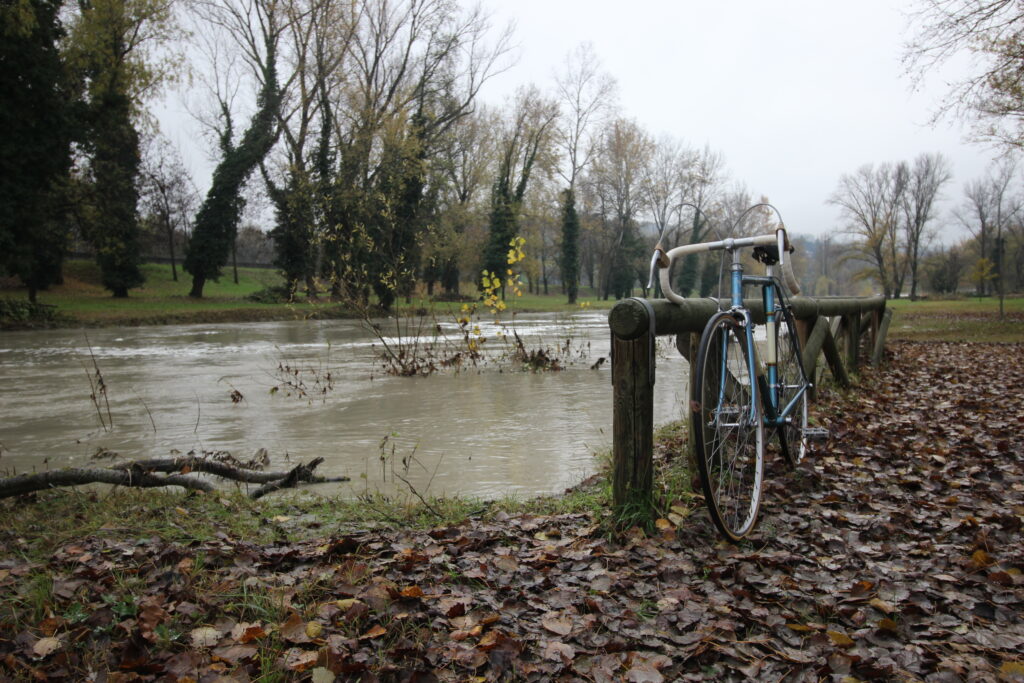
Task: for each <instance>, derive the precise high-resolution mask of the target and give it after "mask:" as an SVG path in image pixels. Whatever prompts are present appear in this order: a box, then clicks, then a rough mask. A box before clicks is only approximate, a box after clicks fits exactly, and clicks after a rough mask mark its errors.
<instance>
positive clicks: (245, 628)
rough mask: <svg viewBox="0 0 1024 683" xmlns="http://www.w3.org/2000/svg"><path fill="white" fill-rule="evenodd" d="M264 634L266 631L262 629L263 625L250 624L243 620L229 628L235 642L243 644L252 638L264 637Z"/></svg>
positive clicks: (252, 639)
mask: <svg viewBox="0 0 1024 683" xmlns="http://www.w3.org/2000/svg"><path fill="white" fill-rule="evenodd" d="M266 636H267V632H266V631H264V630H263V627H262V626H260V624H258V623H255V624H252V623H248V622H243V623H240V624H235V627H234V628H233V629H231V637H232V638H234V639H235V641H236V642H238V643H241V644H243V645H244V644H245V643H250V642H252V641H254V640H259V639H260V638H265V637H266Z"/></svg>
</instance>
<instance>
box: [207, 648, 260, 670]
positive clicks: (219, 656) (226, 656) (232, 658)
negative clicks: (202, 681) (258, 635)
mask: <svg viewBox="0 0 1024 683" xmlns="http://www.w3.org/2000/svg"><path fill="white" fill-rule="evenodd" d="M259 651H260V649H259V648H258V647H256V646H255V645H225V646H224V647H218V648H214V649H213V651H212V652H211V653H210V655H211V656H212V657H213V659H214V660H215V661H216V660H220V661H223V662H227V663H228V664H230V665H231V666H238V663H239V662H241V661H244V660H246V659H251V658H252V657H255V656H256V654H257V653H258V652H259Z"/></svg>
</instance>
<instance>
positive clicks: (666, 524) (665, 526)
mask: <svg viewBox="0 0 1024 683" xmlns="http://www.w3.org/2000/svg"><path fill="white" fill-rule="evenodd" d="M654 526H655V527H656V528H657V529H658V531H672V530H674V529H675V527H674V526H673V525H672V522H670V521H669V520H667V519H665V518H664V517H659V518H658V519H656V520H654Z"/></svg>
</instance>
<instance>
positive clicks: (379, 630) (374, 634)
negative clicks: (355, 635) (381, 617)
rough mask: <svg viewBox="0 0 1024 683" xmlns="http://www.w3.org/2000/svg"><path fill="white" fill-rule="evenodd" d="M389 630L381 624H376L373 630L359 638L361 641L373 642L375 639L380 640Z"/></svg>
mask: <svg viewBox="0 0 1024 683" xmlns="http://www.w3.org/2000/svg"><path fill="white" fill-rule="evenodd" d="M387 632H388V630H387V629H386V628H384V627H383V626H381V625H380V624H374V625H373V628H371V629H370V630H369V631H367V632H366V633H364V634H363V635H361V636H359V640H371V639H373V638H380V637H381V636H382V635H384V634H385V633H387Z"/></svg>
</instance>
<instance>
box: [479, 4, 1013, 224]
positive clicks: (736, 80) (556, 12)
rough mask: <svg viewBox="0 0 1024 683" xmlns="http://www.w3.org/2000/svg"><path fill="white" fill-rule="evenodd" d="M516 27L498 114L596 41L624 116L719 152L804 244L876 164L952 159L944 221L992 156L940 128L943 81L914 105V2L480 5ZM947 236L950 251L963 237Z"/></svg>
mask: <svg viewBox="0 0 1024 683" xmlns="http://www.w3.org/2000/svg"><path fill="white" fill-rule="evenodd" d="M483 6H484V7H485V8H488V9H490V10H492V11H493V13H494V19H495V23H496V24H504V23H506V22H508V21H514V22H515V23H516V42H517V43H518V44H519V45H520V49H521V58H520V60H519V62H518V64H517V65H516V66H515V67H513V68H512V69H511V70H509V71H508V72H506V73H504V74H502V75H501V76H499V77H497V78H496V79H495V80H494V81H493V82H491V83H489V84H488V85H487V87H486V88H485V91H484V99H485V100H488V101H493V102H496V103H497V102H501V100H502V98H503V96H504V95H505V94H507V93H509V92H511V91H513V90H514V89H515V87H516V86H517V85H519V84H522V83H528V82H534V83H536V84H537V85H538V86H540V87H541V88H544V89H549V88H551V87H552V81H553V76H552V75H553V73H554V72H555V71H556V70H557V69H558V68H559V67H560V66H561V65H562V63H563V62H564V59H565V56H566V55H567V54H568V52H569V51H570V50H572V49H573V48H574V47H576V46H577V45H579V44H580V43H582V42H587V41H589V42H590V43H592V44H593V46H594V51H595V52H596V54H597V55H598V56H599V57H600V59H601V62H602V66H603V68H604V70H605V71H606V72H608V73H609V74H610V75H612V76H613V77H614V78H615V79H616V80H617V81H618V83H619V88H620V105H621V108H622V111H623V114H624V115H626V116H627V117H630V118H633V119H635V120H636V121H637V122H638V123H639V124H640V125H642V126H643V127H644V128H646V129H647V130H648V131H649V132H650V133H652V134H653V135H654V136H658V135H661V134H668V135H671V136H673V137H676V138H679V139H681V140H684V141H685V142H687V143H688V144H690V145H691V146H698V147H702V146H704V145H705V144H708V145H710V146H711V148H712V149H715V150H718V151H720V152H722V154H723V155H724V157H725V162H726V164H727V167H728V169H729V171H730V173H731V176H732V178H733V179H735V180H737V181H740V182H742V183H744V184H745V185H746V187H747V189H748V190H749V191H750V193H751V195H752V196H754V197H757V196H759V195H761V194H765V195H767V196H768V197H769V199H770V200H771V201H772V202H773V203H774V204H775V205H776V206H777V207H778V208H779V210H780V211H781V212H782V216H783V218H784V220H785V221H786V224H787V226H788V227H789V228H790V229H792V230H794V231H795V232H798V233H804V234H808V233H814V234H817V233H822V232H825V231H829V230H832V229H834V228H835V227H837V225H839V223H840V218H839V213H838V211H837V209H836V208H835V207H833V206H830V205H827V204H826V200H827V199H828V197H829V195H830V194H831V193H832V192H833V191H834V190H835V188H836V185H837V183H838V180H839V176H840V175H841V174H843V173H850V172H852V171H855V170H856V169H857V168H858V167H860V166H861V165H863V164H865V163H880V162H883V161H899V160H908V161H909V160H912V159H913V158H914V157H915V156H917V155H918V154H920V153H922V152H936V151H938V152H942V153H943V154H945V155H946V156H947V157H948V158H949V159H950V161H951V162H952V165H953V173H954V177H953V181H952V182H951V183H950V184H949V185H948V186H947V188H946V191H945V195H946V197H947V201H946V202H945V204H944V207H943V208H944V209H945V210H944V211H943V215H942V216H941V217H940V218H941V219H946V221H945V222H948V223H952V219H951V218H950V217H948V209H949V208H950V207H952V206H953V205H958V204H959V203H960V201H961V196H962V188H963V186H964V183H965V182H967V181H968V180H971V179H974V178H977V177H980V176H981V175H983V174H984V173H985V170H986V167H987V165H988V163H989V160H990V159H991V158H992V157H993V155H994V152H993V151H992V150H991V149H989V148H986V147H984V146H981V145H978V144H967V143H966V142H964V141H963V138H964V134H965V129H962V128H961V127H960V126H959V125H957V124H955V123H954V124H951V123H949V122H945V121H944V122H940V123H939V124H937V125H935V126H931V125H929V120H930V117H931V114H932V112H933V111H934V109H935V105H936V103H937V102H939V101H941V98H943V97H945V96H946V95H947V94H948V90H947V88H946V85H945V83H944V81H943V74H935V75H934V76H933V77H930V78H929V79H928V82H927V83H926V84H925V86H926V87H925V88H924V89H923V90H922V91H920V92H917V93H913V92H911V88H910V80H909V79H908V78H906V77H905V76H904V75H903V74H904V70H903V66H902V64H901V62H900V58H901V55H902V53H903V45H904V42H905V41H906V40H907V39H908V38H909V37H910V35H911V34H910V33H908V32H907V18H906V16H905V13H906V12H907V11H909V10H910V9H911V7H912V6H911V3H909V2H895V1H892V0H888V1H887V0H855V1H854V2H847V1H841V2H836V1H834V0H803V1H801V0H773V1H765V0H760V1H759V0H703V1H699V2H698V1H696V0H685V1H682V0H678V1H670V0H630V1H628V2H623V0H483ZM958 233H959V229H958V228H955V227H953V226H950V227H949V228H947V229H946V230H944V231H943V238H944V241H946V242H949V241H951V238H952V237H954V236H956V235H958Z"/></svg>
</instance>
